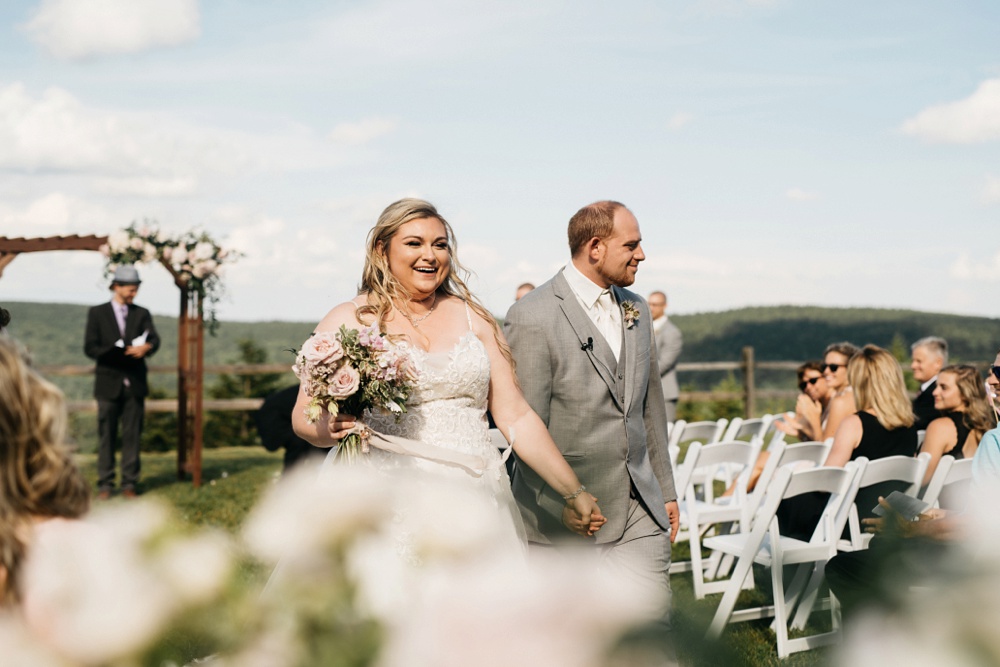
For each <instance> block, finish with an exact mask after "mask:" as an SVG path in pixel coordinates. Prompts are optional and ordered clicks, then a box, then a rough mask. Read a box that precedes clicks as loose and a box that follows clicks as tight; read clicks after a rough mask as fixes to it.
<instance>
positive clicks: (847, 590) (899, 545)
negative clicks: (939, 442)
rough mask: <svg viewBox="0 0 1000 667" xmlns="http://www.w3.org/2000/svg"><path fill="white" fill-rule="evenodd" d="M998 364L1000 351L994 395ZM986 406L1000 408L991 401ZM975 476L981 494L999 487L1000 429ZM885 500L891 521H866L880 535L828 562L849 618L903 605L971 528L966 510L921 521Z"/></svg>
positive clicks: (985, 442)
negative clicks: (866, 609)
mask: <svg viewBox="0 0 1000 667" xmlns="http://www.w3.org/2000/svg"><path fill="white" fill-rule="evenodd" d="M998 364H1000V354H997V357H996V360H995V361H994V365H993V367H992V368H991V369H990V375H989V377H988V378H987V380H986V382H987V384H988V385H989V386H990V387H991V388H992V389H993V394H994V396H995V395H996V391H997V390H998V389H1000V366H998ZM953 368H956V367H954V366H952V367H948V368H946V369H942V371H941V373H940V375H939V378H938V383H939V385H942V384H945V382H946V380H947V378H946V375H945V372H946V371H949V370H951V369H953ZM959 368H961V367H959ZM975 375H976V384H977V385H980V387H981V386H982V385H981V382H980V381H979V374H978V373H976V374H975ZM987 407H988V408H989V409H994V410H995V408H993V406H991V405H989V403H988V404H987ZM941 419H948V418H947V417H943V418H941ZM936 421H941V420H940V419H939V420H936ZM928 432H929V431H928ZM925 445H926V440H925ZM972 480H973V489H974V490H975V491H976V492H979V493H981V492H983V491H986V490H989V489H991V488H996V484H997V482H998V481H1000V428H994V429H993V430H991V431H987V432H986V433H985V434H983V436H982V439H981V440H980V443H979V446H978V447H977V448H976V451H975V454H974V455H973V457H972ZM880 503H881V504H882V505H883V507H886V509H887V517H886V520H882V519H866V520H865V521H864V524H865V529H866V530H868V531H869V532H875V533H879V535H877V536H876V537H875V539H873V540H872V542H871V545H870V546H869V548H868V549H865V550H863V551H852V552H846V553H840V554H837V555H836V556H834V557H833V558H832V559H831V560H830V562H828V563H827V564H826V577H827V583H829V585H830V590H831V591H832V592H833V593H834V595H835V596H836V597H837V599H838V600H839V601H840V602H841V605H842V607H843V611H844V614H845V615H848V616H849V615H850V614H852V613H853V612H854V611H855V610H857V609H859V608H861V607H865V606H869V605H880V606H882V607H890V608H891V607H896V606H898V605H899V604H900V603H901V602H902V601H903V600H904V599H905V596H906V593H907V592H909V590H910V587H911V586H912V585H913V584H914V583H921V582H923V581H924V580H926V578H928V577H930V576H933V575H934V574H936V573H937V572H939V571H940V566H941V563H942V562H943V561H942V559H943V556H944V555H945V553H946V547H947V545H948V543H949V542H951V541H953V540H954V539H956V538H958V537H961V535H962V534H963V532H964V531H965V530H966V526H965V523H966V521H967V519H966V517H965V516H964V515H963V514H961V513H957V512H947V511H945V510H940V509H929V510H927V511H926V512H924V513H923V514H921V515H920V516H919V517H918V520H916V521H908V520H905V519H903V518H902V517H900V516H899V515H898V514H896V513H895V512H894V511H892V510H891V508H889V507H888V504H887V503H885V502H884V500H881V499H880ZM893 538H895V539H893Z"/></svg>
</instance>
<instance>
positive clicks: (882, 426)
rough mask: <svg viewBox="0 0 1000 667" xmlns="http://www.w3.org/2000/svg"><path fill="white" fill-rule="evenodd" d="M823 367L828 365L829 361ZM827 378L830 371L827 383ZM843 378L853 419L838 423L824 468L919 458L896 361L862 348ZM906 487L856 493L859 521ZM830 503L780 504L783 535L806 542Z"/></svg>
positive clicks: (816, 497)
mask: <svg viewBox="0 0 1000 667" xmlns="http://www.w3.org/2000/svg"><path fill="white" fill-rule="evenodd" d="M827 365H828V366H829V365H830V362H829V356H827ZM834 372H839V369H838V371H834ZM830 374H831V373H830V372H829V371H828V372H827V377H829V376H830ZM846 375H847V380H848V381H849V382H848V383H849V385H850V386H851V387H852V388H853V391H852V392H851V394H850V396H851V398H852V400H853V403H854V404H855V407H854V414H851V415H848V416H847V417H845V418H844V419H842V420H841V424H840V426H839V427H838V428H837V433H836V435H835V436H834V438H833V446H832V447H831V448H830V454H829V455H828V456H827V458H826V462H825V463H824V464H823V465H826V466H833V467H838V468H842V467H843V466H844V465H845V464H846V463H847V462H848V461H853V460H854V459H856V458H858V457H861V456H864V457H867V458H868V459H869V460H875V459H881V458H885V457H887V456H914V455H915V454H916V453H917V429H916V427H914V425H913V422H914V419H915V417H914V415H913V407H912V405H911V404H910V399H909V397H908V396H907V394H906V383H905V382H904V381H903V369H902V368H900V366H899V362H897V361H896V359H895V357H893V356H892V355H891V354H890V353H889V352H888V351H886V350H884V349H882V348H880V347H877V346H875V345H866V346H865V347H864V348H862V350H861V351H860V352H858V353H857V354H855V355H854V356H852V357H851V359H850V361H849V362H848V364H847V369H846ZM834 400H836V399H834ZM831 411H832V409H831ZM831 419H832V415H831ZM905 486H906V485H905V484H904V483H902V482H885V483H882V484H873V485H871V486H869V487H866V488H864V489H861V490H860V491H858V494H857V497H856V498H855V501H854V504H855V506H856V507H857V508H858V516H859V518H862V519H865V518H869V517H872V516H874V515H873V514H872V512H871V510H872V508H873V507H875V506H876V505H878V499H879V496H888V495H889V494H890V493H891V492H892V491H895V490H902V488H903V487H905ZM828 497H829V496H828V495H827V494H823V493H816V494H803V495H802V496H797V497H796V498H794V499H793V502H792V503H790V502H787V501H786V502H783V503H782V504H781V507H780V508H779V510H778V520H779V522H780V525H781V532H782V534H783V535H789V536H791V537H796V538H799V539H804V540H808V539H809V536H810V535H812V532H813V530H814V529H815V527H816V522H817V521H818V520H819V516H820V514H821V513H822V511H823V507H824V506H825V505H826V501H827V498H828Z"/></svg>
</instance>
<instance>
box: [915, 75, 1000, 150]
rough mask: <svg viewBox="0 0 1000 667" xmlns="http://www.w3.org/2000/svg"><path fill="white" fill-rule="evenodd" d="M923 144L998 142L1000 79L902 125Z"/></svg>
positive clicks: (999, 128)
mask: <svg viewBox="0 0 1000 667" xmlns="http://www.w3.org/2000/svg"><path fill="white" fill-rule="evenodd" d="M901 129H902V131H903V133H905V134H909V135H913V136H916V137H920V138H921V139H924V140H925V141H932V142H939V143H954V144H972V143H979V142H983V141H991V140H995V139H1000V79H988V80H986V81H983V82H982V83H981V84H979V87H978V88H977V89H976V92H974V93H972V95H970V96H969V97H967V98H965V99H964V100H959V101H957V102H950V103H948V104H939V105H937V106H932V107H929V108H927V109H924V110H923V111H921V112H920V113H918V114H917V115H916V116H914V117H913V118H911V119H909V120H907V121H905V122H904V123H903V126H902V128H901Z"/></svg>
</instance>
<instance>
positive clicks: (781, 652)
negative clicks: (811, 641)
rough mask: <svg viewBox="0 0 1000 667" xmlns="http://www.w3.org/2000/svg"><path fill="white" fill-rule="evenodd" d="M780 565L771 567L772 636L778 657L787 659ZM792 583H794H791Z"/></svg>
mask: <svg viewBox="0 0 1000 667" xmlns="http://www.w3.org/2000/svg"><path fill="white" fill-rule="evenodd" d="M782 570H784V568H783V567H781V564H780V563H774V564H773V565H772V567H771V591H772V594H773V596H774V623H773V628H774V634H775V636H776V637H777V640H778V657H779V658H787V657H788V655H789V650H788V621H787V620H786V619H787V618H788V610H787V604H788V602H787V600H786V599H785V575H784V572H783V571H782ZM793 583H794V582H793Z"/></svg>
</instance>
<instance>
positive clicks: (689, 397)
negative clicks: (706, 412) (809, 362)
mask: <svg viewBox="0 0 1000 667" xmlns="http://www.w3.org/2000/svg"><path fill="white" fill-rule="evenodd" d="M800 363H801V362H798V361H756V360H755V359H754V352H753V348H752V347H745V348H743V351H742V355H741V359H740V361H692V362H681V363H679V364H677V371H678V373H685V372H695V371H729V372H733V373H739V374H740V375H741V377H742V379H743V383H742V384H743V387H742V390H741V391H682V392H681V395H680V400H681V401H696V402H697V401H731V400H739V401H743V405H744V412H745V414H746V416H747V417H751V416H754V415H755V414H756V412H757V403H758V401H759V400H760V399H794V398H795V396H797V395H798V392H797V391H795V390H790V389H758V388H757V385H756V373H757V371H761V370H768V371H771V370H780V371H788V372H789V373H794V371H795V369H796V368H798V367H799V364H800ZM38 370H39V371H40V372H41V373H42V374H43V375H46V376H50V377H56V376H63V377H79V376H86V375H93V373H94V367H93V365H68V366H39V367H38ZM149 372H150V373H151V374H174V373H176V372H177V368H176V366H171V365H162V366H150V367H149ZM268 373H290V366H289V365H288V364H273V363H272V364H215V365H205V374H206V375H221V374H226V375H264V374H268ZM261 403H263V399H260V398H219V399H208V398H206V399H204V408H205V410H209V411H213V412H225V411H237V412H238V411H244V410H257V409H258V408H260V406H261ZM67 407H68V409H69V411H70V412H94V413H96V412H97V401H94V400H92V399H91V400H74V401H67ZM146 411H147V412H177V399H176V398H163V399H148V400H147V401H146Z"/></svg>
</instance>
